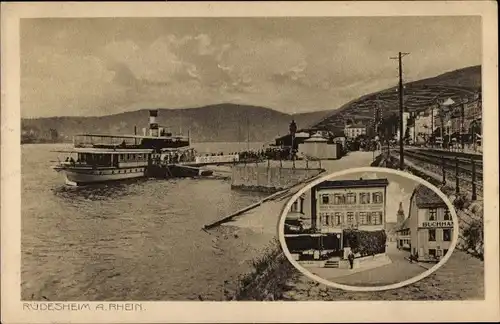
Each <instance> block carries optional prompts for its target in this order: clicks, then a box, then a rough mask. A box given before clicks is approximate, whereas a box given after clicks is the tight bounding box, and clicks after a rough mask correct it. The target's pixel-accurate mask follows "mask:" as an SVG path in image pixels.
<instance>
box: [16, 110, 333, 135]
mask: <svg viewBox="0 0 500 324" xmlns="http://www.w3.org/2000/svg"><path fill="white" fill-rule="evenodd" d="M328 113H329V112H328V111H323V112H321V111H320V112H313V113H303V114H296V115H293V116H292V115H288V114H284V113H281V112H278V111H275V110H272V109H269V108H264V107H255V106H246V105H235V104H229V103H227V104H218V105H210V106H205V107H198V108H190V109H161V108H160V109H159V114H158V122H159V124H160V125H162V126H167V127H170V129H171V130H172V131H173V132H174V133H176V132H178V131H179V130H180V129H182V132H183V133H187V132H188V130H189V131H190V134H191V137H192V140H193V141H195V142H231V141H233V142H234V141H243V142H244V141H246V140H247V137H249V140H250V141H252V142H267V141H271V140H273V139H274V138H275V137H276V136H277V135H279V134H281V135H283V134H285V133H287V132H288V125H289V123H290V121H291V120H292V119H295V121H296V123H297V125H299V127H307V126H310V125H311V124H313V123H315V122H317V121H318V120H321V119H322V118H324V116H325V115H327V114H328ZM148 116H149V113H148V110H147V109H143V110H138V111H132V112H124V113H120V114H115V115H109V116H103V117H49V118H36V119H22V122H21V124H22V129H23V130H24V131H25V132H30V131H31V132H32V133H33V132H35V133H36V134H37V136H36V137H37V138H39V139H45V141H48V139H49V138H50V131H51V130H57V133H58V136H59V138H60V139H61V140H65V141H68V140H71V138H72V136H73V135H75V134H79V133H95V134H133V131H134V126H137V132H138V133H139V134H140V133H141V132H142V128H143V127H147V124H148V118H149V117H148ZM52 132H53V131H52Z"/></svg>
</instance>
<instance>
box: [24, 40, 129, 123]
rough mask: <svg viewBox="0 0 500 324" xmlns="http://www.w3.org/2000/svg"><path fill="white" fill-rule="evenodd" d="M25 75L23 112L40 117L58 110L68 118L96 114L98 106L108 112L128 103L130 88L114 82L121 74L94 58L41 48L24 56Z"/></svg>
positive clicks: (99, 59)
mask: <svg viewBox="0 0 500 324" xmlns="http://www.w3.org/2000/svg"><path fill="white" fill-rule="evenodd" d="M21 74H22V78H21V88H22V91H21V103H22V105H23V109H26V110H27V111H31V112H33V113H34V112H37V113H39V114H40V115H43V112H44V111H45V110H47V111H51V109H54V107H55V108H56V109H58V111H59V112H60V113H63V112H64V114H65V115H72V114H74V113H75V112H77V114H81V113H86V112H87V113H91V114H92V112H93V111H94V109H95V108H96V107H99V108H100V109H103V111H106V109H112V108H113V106H112V105H113V104H114V103H116V102H122V101H124V100H127V92H126V88H125V87H122V86H119V85H116V84H114V83H113V80H114V79H115V77H116V76H117V72H116V71H113V70H109V69H108V66H107V64H106V62H105V61H104V60H102V59H101V58H99V57H96V56H93V55H75V54H74V53H71V54H66V53H64V52H57V51H54V50H53V49H52V48H49V47H40V48H38V51H37V53H36V54H35V53H29V54H26V55H24V56H23V61H22V63H21ZM121 78H123V76H121ZM106 106H108V107H107V108H106Z"/></svg>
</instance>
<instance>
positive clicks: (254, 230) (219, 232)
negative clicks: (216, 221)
mask: <svg viewBox="0 0 500 324" xmlns="http://www.w3.org/2000/svg"><path fill="white" fill-rule="evenodd" d="M372 161H373V153H372V152H351V153H349V154H348V155H346V156H344V157H342V159H339V160H323V161H321V167H322V168H323V169H325V172H323V173H322V174H320V175H319V176H320V177H321V176H323V175H327V174H330V173H333V172H338V171H342V170H345V169H349V168H357V167H367V166H370V164H371V163H372ZM295 163H296V164H295V167H297V168H300V167H305V161H296V162H295ZM309 163H310V164H309V166H310V167H314V166H316V165H315V163H317V162H316V161H314V162H309ZM291 165H292V162H290V161H287V162H286V163H285V162H283V167H291ZM309 181H311V180H309ZM309 181H306V182H305V183H300V184H297V185H295V186H293V187H292V188H289V189H288V190H287V191H286V192H285V193H284V194H280V195H277V196H276V197H275V198H274V199H271V200H268V201H266V202H264V203H262V204H261V205H260V206H257V207H255V208H253V209H251V210H249V211H246V212H244V213H241V214H239V215H238V216H235V217H234V218H232V219H231V220H230V221H227V222H224V223H222V224H221V225H219V226H217V227H214V228H213V229H210V230H208V231H206V232H207V233H208V234H209V235H211V236H212V237H213V239H212V240H213V242H214V246H215V247H216V248H217V249H218V250H219V251H220V253H224V255H225V256H226V257H227V258H229V259H232V260H233V261H234V264H235V267H237V268H238V271H239V272H240V273H241V274H244V273H248V272H250V271H252V270H253V261H254V260H255V259H256V258H259V257H262V255H263V253H264V251H265V250H266V248H267V247H269V246H270V244H271V242H272V241H273V239H276V238H277V237H278V235H277V233H278V222H279V220H280V216H281V213H282V211H283V209H284V207H285V205H286V203H287V202H288V200H289V199H290V198H291V197H292V196H293V195H294V194H295V193H297V192H298V191H299V190H300V189H302V188H303V187H304V186H306V185H307V183H308V182H309ZM237 282H238V278H237V277H230V278H227V279H226V280H225V282H224V283H223V286H224V288H223V289H224V291H225V292H226V293H227V294H228V295H231V292H233V291H234V290H233V289H234V288H235V287H236V286H237ZM218 284H219V283H218Z"/></svg>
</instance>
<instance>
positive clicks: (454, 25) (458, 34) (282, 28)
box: [21, 16, 481, 118]
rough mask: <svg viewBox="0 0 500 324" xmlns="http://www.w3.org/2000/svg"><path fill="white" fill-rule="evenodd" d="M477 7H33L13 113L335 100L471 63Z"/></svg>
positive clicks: (287, 106)
mask: <svg viewBox="0 0 500 324" xmlns="http://www.w3.org/2000/svg"><path fill="white" fill-rule="evenodd" d="M480 23H481V21H480V17H473V16H470V17H357V18H354V17H325V18H318V17H312V18H306V17H294V18H291V17H283V18H265V17H260V18H43V19H22V21H21V115H22V117H25V118H32V117H49V116H100V115H108V114H115V113H120V112H124V111H131V110H137V109H142V108H151V107H161V108H191V107H199V106H203V105H208V104H217V103H223V102H231V103H237V104H249V105H256V106H264V107H268V108H272V109H275V110H278V111H281V112H285V113H290V114H292V113H300V112H312V111H319V110H330V109H336V108H338V107H340V106H341V105H343V104H345V103H346V102H348V101H350V100H353V99H356V98H358V97H359V96H361V95H364V94H367V93H370V92H373V91H379V90H382V89H385V88H388V87H392V86H394V85H396V84H397V81H398V79H397V78H398V68H397V61H396V60H391V59H390V57H393V56H397V53H398V52H399V51H402V52H409V53H410V55H409V56H406V57H405V58H404V69H403V70H404V78H405V82H407V81H412V80H418V79H421V78H426V77H432V76H435V75H439V74H441V73H444V72H448V71H452V70H455V69H459V68H463V67H467V66H472V65H479V64H481V28H480V26H481V25H480Z"/></svg>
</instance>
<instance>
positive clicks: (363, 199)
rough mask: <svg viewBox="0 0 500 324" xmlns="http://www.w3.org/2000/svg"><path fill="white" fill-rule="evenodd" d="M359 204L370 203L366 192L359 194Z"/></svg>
mask: <svg viewBox="0 0 500 324" xmlns="http://www.w3.org/2000/svg"><path fill="white" fill-rule="evenodd" d="M359 202H360V203H361V204H369V203H370V194H369V193H366V192H362V193H360V194H359Z"/></svg>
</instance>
